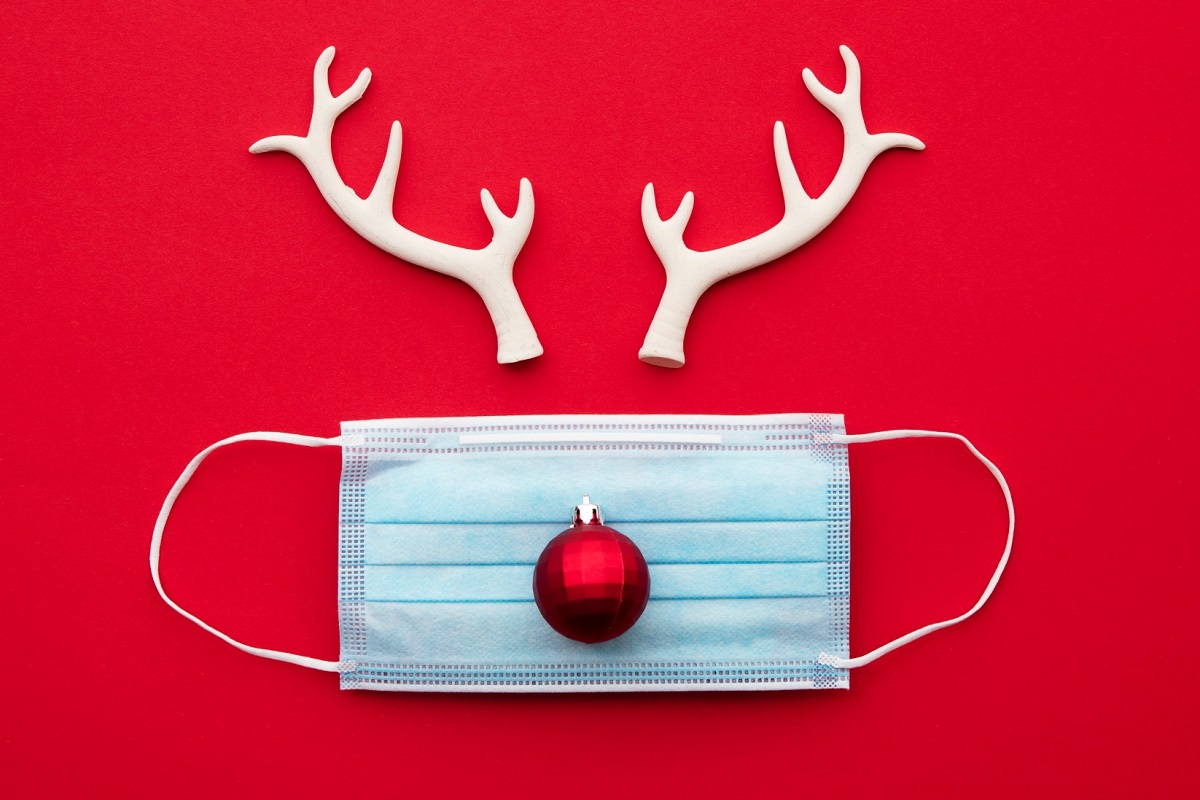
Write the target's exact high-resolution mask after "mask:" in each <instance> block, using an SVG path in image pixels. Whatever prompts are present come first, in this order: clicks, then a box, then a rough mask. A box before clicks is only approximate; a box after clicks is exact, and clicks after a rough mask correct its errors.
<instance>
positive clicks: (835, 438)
mask: <svg viewBox="0 0 1200 800" xmlns="http://www.w3.org/2000/svg"><path fill="white" fill-rule="evenodd" d="M927 438H936V439H957V440H958V441H960V442H962V443H963V444H964V445H966V448H967V449H968V450H970V451H971V455H973V456H975V457H976V458H977V459H979V461H980V462H981V463H982V464H983V465H984V466H985V467H987V470H988V472H990V473H992V477H993V478H995V479H996V483H998V484H999V485H1000V491H1001V492H1003V493H1004V503H1005V505H1006V506H1007V507H1008V539H1007V541H1005V543H1004V553H1003V554H1001V556H1000V562H999V563H998V564H997V565H996V571H995V572H994V573H992V577H991V580H989V581H988V583H987V586H986V587H985V588H984V590H983V594H982V595H980V597H979V599H978V600H977V601H975V605H973V606H971V608H970V609H968V610H967V611H966V613H963V614H960V615H959V616H957V617H954V618H952V619H947V620H943V621H941V622H934V623H932V624H930V625H926V626H925V627H923V628H918V629H917V630H915V631H912V632H911V633H907V634H905V635H904V636H901V637H900V638H898V639H895V640H893V641H891V642H888V643H887V644H885V645H883V646H882V647H877V648H875V649H874V650H872V651H871V652H869V653H866V654H864V655H861V656H857V657H855V658H840V657H838V656H833V655H830V654H828V653H821V655H820V656H819V657H818V658H817V662H818V663H820V664H825V665H826V666H830V667H835V668H837V669H854V668H855V667H861V666H863V665H865V664H870V663H871V662H872V661H874V660H875V659H877V658H879V657H880V656H882V655H887V654H888V653H890V652H892V651H893V650H896V649H897V648H900V647H903V646H904V645H906V644H908V643H910V642H915V641H916V640H917V639H920V638H921V637H922V636H926V635H928V634H930V633H933V632H934V631H939V630H941V629H942V628H949V627H950V626H951V625H957V624H958V623H960V622H962V621H963V620H965V619H967V618H969V617H971V616H972V615H974V614H975V612H976V611H978V610H979V609H981V608H982V607H983V604H984V603H986V602H987V601H988V598H989V597H991V596H992V592H993V591H994V590H995V588H996V584H997V583H999V581H1000V576H1001V575H1002V574H1004V568H1005V567H1006V566H1008V557H1009V555H1010V554H1011V553H1012V546H1013V531H1014V530H1015V529H1016V524H1017V515H1016V511H1015V510H1014V509H1013V499H1012V492H1011V491H1010V490H1009V488H1008V481H1006V480H1005V479H1004V475H1003V474H1002V473H1001V472H1000V469H999V468H998V467H997V466H996V465H995V464H993V463H992V462H991V461H989V460H988V458H987V457H986V456H984V455H983V453H981V452H979V450H977V449H976V448H975V445H973V444H971V443H970V442H969V441H968V440H967V438H966V437H965V436H962V435H960V434H957V433H948V432H946V431H920V430H895V431H878V432H875V433H855V434H837V433H835V434H827V435H826V436H824V437H822V442H823V443H828V444H860V443H863V442H883V441H887V440H890V439H927Z"/></svg>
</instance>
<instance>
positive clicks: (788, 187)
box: [773, 120, 812, 214]
mask: <svg viewBox="0 0 1200 800" xmlns="http://www.w3.org/2000/svg"><path fill="white" fill-rule="evenodd" d="M773 138H774V145H775V169H776V170H777V171H778V172H779V186H780V188H781V189H783V209H784V213H785V214H786V213H788V211H789V210H792V209H795V208H798V207H800V206H801V205H802V204H804V203H806V202H811V201H812V198H811V197H809V196H808V192H806V191H804V185H803V184H801V183H800V175H799V173H797V172H796V165H795V164H793V163H792V153H791V150H789V149H788V142H787V132H786V131H784V129H783V122H782V121H779V120H777V121H776V122H775V130H774V132H773Z"/></svg>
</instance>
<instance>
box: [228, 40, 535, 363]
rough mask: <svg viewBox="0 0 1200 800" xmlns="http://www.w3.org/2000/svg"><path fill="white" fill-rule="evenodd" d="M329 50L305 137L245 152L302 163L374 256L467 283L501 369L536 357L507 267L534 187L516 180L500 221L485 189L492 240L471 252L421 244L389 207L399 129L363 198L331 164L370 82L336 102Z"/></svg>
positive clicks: (521, 240) (317, 77)
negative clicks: (509, 208) (479, 303)
mask: <svg viewBox="0 0 1200 800" xmlns="http://www.w3.org/2000/svg"><path fill="white" fill-rule="evenodd" d="M333 56H334V48H333V47H328V48H326V49H325V50H324V51H323V52H322V53H321V55H320V57H318V58H317V64H316V67H315V68H314V69H313V113H312V119H311V122H310V124H309V129H308V134H307V135H306V136H303V137H301V136H268V137H267V138H265V139H260V140H259V141H257V142H255V143H254V144H253V145H251V146H250V152H252V153H264V152H267V151H270V150H282V151H285V152H288V153H291V154H292V155H294V156H295V157H296V158H298V159H300V161H301V163H303V164H304V166H305V168H307V169H308V172H309V174H310V175H312V178H313V182H314V183H315V184H316V185H317V188H318V189H320V191H321V194H322V195H323V196H324V197H325V200H326V202H327V203H329V206H330V207H331V208H332V209H333V210H334V211H335V212H336V213H337V215H338V216H339V217H341V218H342V220H343V221H344V222H345V223H346V224H347V225H349V226H350V228H351V229H352V230H354V231H355V232H356V233H358V234H359V235H360V236H362V237H363V238H365V239H367V240H368V241H370V242H371V243H372V244H374V245H376V246H377V247H379V248H380V249H382V250H384V251H386V252H388V253H391V254H392V255H394V256H397V257H398V258H402V259H404V260H405V261H408V262H410V263H412V264H416V265H417V266H421V267H425V268H426V269H431V270H434V271H436V272H440V273H442V274H445V275H449V276H451V277H453V278H458V279H459V280H461V281H464V282H465V283H467V284H468V285H469V286H470V287H471V288H473V289H474V290H475V291H476V292H478V293H479V296H480V297H481V298H482V299H483V302H484V305H486V306H487V309H488V312H489V313H490V314H491V316H492V322H493V324H494V325H495V327H496V334H497V339H498V350H497V355H496V358H497V360H498V361H500V362H501V363H509V362H513V361H523V360H525V359H528V358H534V357H535V356H539V355H541V354H542V345H541V343H540V342H539V341H538V338H537V334H536V333H535V332H534V330H533V324H532V323H531V322H530V321H529V316H528V315H527V314H526V313H525V308H524V306H522V304H521V299H520V297H519V296H518V295H517V290H516V287H515V286H514V285H513V282H512V268H513V262H514V261H515V260H516V258H517V254H518V253H519V252H520V251H521V247H522V246H523V245H524V244H525V240H526V238H527V237H528V236H529V230H530V228H531V226H532V225H533V186H532V185H531V184H530V183H529V181H528V180H526V179H524V178H522V179H521V190H520V197H519V199H518V201H517V210H516V212H515V213H514V214H513V216H512V217H506V216H504V214H502V213H501V212H500V209H499V208H498V207H497V206H496V202H495V200H494V199H493V198H492V196H491V193H490V192H488V191H487V190H486V189H484V190H483V195H482V201H483V210H484V213H485V214H487V217H488V221H489V222H491V224H492V230H493V234H494V235H493V237H492V241H491V242H490V243H489V244H488V245H487V247H484V248H482V249H479V250H471V249H467V248H463V247H456V246H454V245H449V244H444V243H442V242H439V241H436V240H434V239H427V238H425V237H424V236H420V235H418V234H416V233H413V232H412V231H410V230H408V229H407V228H405V227H404V226H402V225H400V223H398V222H396V220H395V219H394V218H393V217H392V213H391V208H392V202H393V198H394V197H395V191H396V178H397V175H398V174H399V169H400V149H401V135H402V134H401V128H400V123H399V122H394V123H392V128H391V132H390V134H389V136H388V146H387V152H386V154H385V155H384V158H383V164H382V165H381V167H380V170H379V177H378V178H377V179H376V181H375V186H374V187H373V188H372V189H371V193H370V194H369V195H368V196H367V197H366V198H365V199H364V198H360V197H359V196H358V195H357V194H356V193H355V192H354V190H353V189H351V188H350V187H349V186H347V185H346V184H345V182H344V181H343V180H342V178H341V175H340V174H339V173H338V170H337V166H336V165H335V164H334V163H333V154H332V148H331V139H332V135H333V125H334V122H335V121H336V120H337V118H338V116H339V115H340V114H341V113H342V112H343V111H345V110H346V109H347V108H349V107H350V106H351V105H353V104H354V103H355V102H356V101H357V100H358V99H359V98H360V97H362V95H363V92H365V91H366V88H367V84H368V83H369V82H370V80H371V71H370V70H369V69H364V70H363V71H362V72H360V73H359V75H358V78H357V79H355V81H354V83H353V84H351V86H350V88H348V89H346V91H344V92H342V93H341V94H339V95H336V96H334V95H333V93H332V92H331V91H330V89H329V65H330V63H332V61H333Z"/></svg>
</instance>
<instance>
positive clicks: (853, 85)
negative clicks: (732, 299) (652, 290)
mask: <svg viewBox="0 0 1200 800" xmlns="http://www.w3.org/2000/svg"><path fill="white" fill-rule="evenodd" d="M841 54H842V60H843V61H845V62H846V88H845V89H844V90H843V91H842V92H841V93H840V94H837V93H835V92H831V91H829V89H827V88H825V87H824V86H823V85H821V82H820V81H818V80H817V79H816V76H814V75H813V74H812V71H811V70H808V69H805V70H804V85H805V86H807V87H808V91H809V92H811V93H812V96H813V97H815V98H816V99H817V101H818V102H819V103H821V105H823V106H825V107H826V108H828V109H829V110H830V111H832V112H833V113H834V115H835V116H836V117H837V118H838V119H839V120H841V123H842V128H843V130H844V131H845V146H844V149H843V151H842V163H841V164H840V165H839V166H838V171H837V174H836V175H834V177H833V181H832V183H830V184H829V188H827V189H826V190H825V192H824V194H822V195H821V196H820V197H816V198H813V197H809V196H808V194H807V193H806V192H805V191H804V187H803V186H801V185H800V178H799V176H797V175H796V168H795V167H794V166H793V165H792V157H791V154H790V153H789V152H788V145H787V136H786V135H785V134H784V131H783V123H782V122H776V123H775V164H776V166H777V167H778V169H779V182H780V184H781V185H782V186H783V204H784V211H783V219H781V220H780V221H779V223H778V224H777V225H775V227H773V228H771V229H770V230H768V231H765V232H764V233H760V234H758V235H757V236H755V237H753V238H751V239H747V240H745V241H743V242H738V243H736V244H731V245H729V246H728V247H722V248H719V249H717V250H705V251H696V250H691V249H689V248H688V247H687V245H685V244H684V243H683V229H684V228H685V227H686V226H687V223H688V219H689V218H690V217H691V216H692V207H693V205H694V203H695V198H694V197H693V195H692V193H691V192H688V193H687V194H685V195H684V196H683V202H681V203H680V204H679V209H678V210H677V211H676V212H675V213H674V214H673V215H672V216H671V218H670V219H666V220H664V219H662V218H661V217H660V216H659V215H658V206H657V204H656V201H655V198H654V184H652V183H651V184H647V185H646V189H645V191H644V192H643V193H642V225H643V226H645V228H646V236H647V237H649V239H650V244H651V245H652V246H653V247H654V251H655V252H656V253H658V257H659V259H660V260H661V261H662V263H663V268H664V269H665V270H666V272H667V288H666V290H665V291H664V292H663V297H662V301H661V302H660V303H659V305H658V311H657V312H656V313H655V314H654V321H653V322H651V323H650V331H649V332H648V333H647V334H646V341H645V343H643V344H642V349H641V351H640V352H639V353H638V357H639V358H641V359H642V360H643V361H645V362H647V363H650V364H655V365H657V366H660V367H682V366H683V334H684V331H685V330H686V329H687V323H688V318H689V317H690V316H691V314H692V309H693V308H695V306H696V301H697V300H699V299H700V295H702V294H703V293H704V291H705V290H706V289H708V287H710V286H712V285H713V284H714V283H716V282H717V281H719V280H721V279H722V278H728V277H729V276H730V275H736V274H737V273H739V272H744V271H746V270H748V269H751V268H753V267H757V266H759V265H761V264H765V263H767V262H768V261H773V260H775V259H776V258H779V257H780V256H782V255H785V254H787V253H790V252H791V251H793V250H795V249H796V248H797V247H799V246H800V245H802V244H804V243H805V242H807V241H808V240H809V239H811V238H812V237H814V236H816V235H817V234H818V233H820V232H821V231H822V230H824V229H825V226H827V225H828V224H829V223H830V222H832V221H833V218H834V217H836V216H837V215H838V214H839V213H841V211H842V209H843V208H845V207H846V204H847V203H848V202H850V198H851V197H852V196H853V195H854V192H855V190H856V189H858V185H859V183H860V182H862V178H863V175H864V174H865V173H866V171H867V167H868V166H870V164H871V162H872V161H873V160H874V159H875V156H877V155H879V154H880V153H882V152H883V151H884V150H887V149H889V148H892V147H908V148H911V149H913V150H923V149H925V145H924V144H922V143H921V142H920V141H919V140H917V139H915V138H913V137H912V136H907V135H905V134H902V133H876V134H870V133H867V126H866V123H865V122H864V121H863V116H862V104H861V102H860V94H859V92H860V88H861V75H860V73H859V69H858V59H857V58H855V57H854V53H852V52H850V48H849V47H846V46H845V45H843V46H842V47H841Z"/></svg>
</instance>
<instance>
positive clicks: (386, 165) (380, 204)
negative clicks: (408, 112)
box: [367, 120, 403, 214]
mask: <svg viewBox="0 0 1200 800" xmlns="http://www.w3.org/2000/svg"><path fill="white" fill-rule="evenodd" d="M402 135H403V134H402V132H401V130H400V121H399V120H394V121H393V122H392V129H391V131H389V132H388V143H387V152H386V153H384V156H383V164H381V165H380V167H379V177H378V178H376V179H375V186H374V187H373V188H372V189H371V193H370V194H369V195H367V205H369V206H371V207H373V208H374V209H375V210H376V211H379V212H381V213H385V214H391V213H392V202H393V201H394V199H395V197H396V179H397V178H398V177H399V175H400V145H401V137H402Z"/></svg>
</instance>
